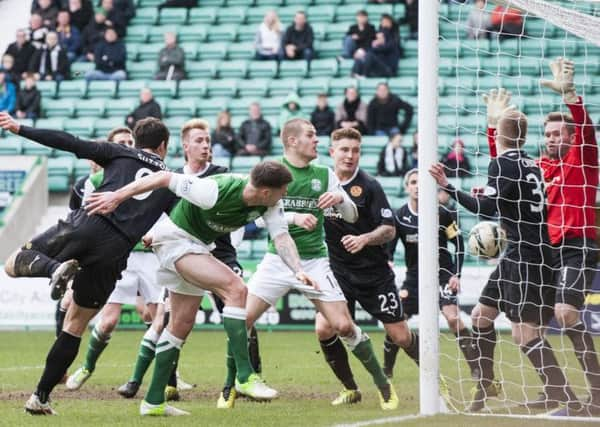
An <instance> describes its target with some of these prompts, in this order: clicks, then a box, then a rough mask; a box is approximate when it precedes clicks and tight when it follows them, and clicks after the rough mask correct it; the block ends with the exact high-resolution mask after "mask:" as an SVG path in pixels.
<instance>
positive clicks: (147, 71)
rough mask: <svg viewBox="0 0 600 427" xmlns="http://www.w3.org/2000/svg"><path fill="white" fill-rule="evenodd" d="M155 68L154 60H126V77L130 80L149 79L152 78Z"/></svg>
mask: <svg viewBox="0 0 600 427" xmlns="http://www.w3.org/2000/svg"><path fill="white" fill-rule="evenodd" d="M156 69H157V62H156V61H141V62H127V78H129V79H131V80H150V79H152V78H154V74H155V73H156ZM121 83H122V82H121Z"/></svg>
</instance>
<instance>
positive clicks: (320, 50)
mask: <svg viewBox="0 0 600 427" xmlns="http://www.w3.org/2000/svg"><path fill="white" fill-rule="evenodd" d="M315 51H316V53H317V55H318V57H319V58H336V57H337V56H338V55H340V54H341V53H342V42H341V40H332V41H321V42H319V41H317V42H315Z"/></svg>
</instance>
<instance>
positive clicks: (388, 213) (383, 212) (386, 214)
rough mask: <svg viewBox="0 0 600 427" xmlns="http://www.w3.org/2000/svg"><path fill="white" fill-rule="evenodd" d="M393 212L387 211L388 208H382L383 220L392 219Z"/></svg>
mask: <svg viewBox="0 0 600 427" xmlns="http://www.w3.org/2000/svg"><path fill="white" fill-rule="evenodd" d="M392 215H393V214H392V210H391V209H387V208H382V209H381V217H382V218H391V217H392Z"/></svg>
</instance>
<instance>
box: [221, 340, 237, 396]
mask: <svg viewBox="0 0 600 427" xmlns="http://www.w3.org/2000/svg"><path fill="white" fill-rule="evenodd" d="M225 364H226V366H227V377H226V378H225V385H224V386H225V387H233V386H234V385H235V375H236V373H237V370H236V369H235V358H234V357H233V351H232V350H231V345H230V344H229V340H227V354H226V355H225Z"/></svg>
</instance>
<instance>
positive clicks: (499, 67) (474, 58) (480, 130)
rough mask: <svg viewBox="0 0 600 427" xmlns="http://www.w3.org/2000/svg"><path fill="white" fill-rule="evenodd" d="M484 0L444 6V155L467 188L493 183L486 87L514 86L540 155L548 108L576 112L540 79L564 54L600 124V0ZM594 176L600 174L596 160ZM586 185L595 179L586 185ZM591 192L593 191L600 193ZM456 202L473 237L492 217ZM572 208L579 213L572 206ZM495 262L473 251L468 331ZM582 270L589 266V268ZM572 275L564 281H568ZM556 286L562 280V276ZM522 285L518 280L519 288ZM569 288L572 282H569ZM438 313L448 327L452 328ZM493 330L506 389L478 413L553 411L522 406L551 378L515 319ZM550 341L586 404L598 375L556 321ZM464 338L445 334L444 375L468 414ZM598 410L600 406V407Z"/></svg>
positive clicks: (586, 313)
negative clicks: (519, 334) (514, 326)
mask: <svg viewBox="0 0 600 427" xmlns="http://www.w3.org/2000/svg"><path fill="white" fill-rule="evenodd" d="M481 3H483V4H482V5H481V8H480V3H479V2H477V1H474V0H473V1H465V2H463V1H457V0H451V1H450V2H448V3H446V2H443V3H442V4H440V10H439V31H440V42H439V83H438V94H439V107H438V155H439V156H440V157H442V156H444V155H447V154H448V153H453V154H452V155H451V156H450V157H451V159H453V161H455V162H458V161H460V166H459V168H458V169H456V170H454V171H452V172H450V181H451V182H452V183H453V184H454V186H455V187H456V188H459V189H462V190H464V191H470V190H471V189H472V188H474V187H482V186H485V184H486V182H487V179H488V176H487V174H488V165H489V163H490V159H491V157H490V150H489V146H488V136H487V120H486V105H485V103H484V101H483V100H482V95H483V94H484V93H488V92H489V91H490V90H492V89H498V88H505V89H507V90H508V91H510V92H511V94H512V100H511V103H512V104H514V105H515V106H516V108H518V109H519V110H520V111H522V112H524V113H525V114H526V115H527V118H528V124H529V126H528V135H527V142H526V144H525V146H524V150H525V151H526V152H527V153H528V154H529V155H530V156H531V157H532V158H534V159H539V158H540V157H541V156H542V155H544V154H545V137H544V121H545V117H546V115H547V114H548V113H550V112H562V113H566V114H569V113H570V110H569V108H568V107H567V105H566V104H565V102H564V100H563V97H562V96H560V95H559V94H557V93H555V92H553V91H552V90H550V89H547V88H545V87H543V86H542V85H541V84H540V80H541V79H550V80H552V78H553V76H552V73H551V69H550V67H549V65H550V62H551V61H552V60H554V59H555V58H556V57H565V58H569V59H570V60H572V61H573V62H574V64H575V73H574V82H575V86H576V90H577V94H578V95H580V96H581V97H582V99H583V102H584V105H585V108H586V109H587V112H588V113H589V115H590V117H591V120H592V121H593V123H586V124H585V125H584V126H586V127H587V128H592V129H593V126H594V124H596V123H598V122H599V121H600V47H599V46H600V2H597V1H566V0H560V1H557V0H553V1H542V0H500V1H495V2H492V1H490V0H487V2H485V1H484V2H481ZM498 7H499V8H501V9H497V8H498ZM506 7H509V8H510V9H508V10H507V9H506ZM586 143H592V141H586ZM462 150H464V152H463V151H462ZM569 158H570V157H569ZM565 159H566V157H565ZM465 162H466V163H465ZM466 165H468V166H466ZM577 167H579V168H586V167H588V166H585V165H581V164H577V163H574V164H562V165H560V166H559V168H562V169H561V170H565V171H566V170H567V168H570V169H569V170H572V169H573V168H577ZM580 172H581V171H580ZM594 173H595V174H596V175H597V174H598V173H599V170H598V169H597V167H596V168H595V169H594ZM542 176H543V174H542ZM558 179H559V181H558V182H554V183H553V184H557V183H558V184H561V183H560V179H564V180H565V182H563V183H562V185H563V186H562V189H561V190H560V191H562V192H571V191H579V190H580V188H578V187H581V183H580V182H577V180H575V181H573V180H571V181H568V180H569V179H570V178H569V176H568V174H566V175H564V176H562V178H558ZM583 185H590V184H589V183H586V182H584V183H583ZM593 193H594V195H595V191H594V192H593ZM588 194H589V193H588ZM592 204H595V200H594V201H593V203H592ZM562 207H565V206H562ZM567 207H568V206H567ZM455 209H456V212H457V216H458V220H459V225H460V228H461V230H463V231H462V232H463V235H464V237H465V240H466V239H467V236H468V233H469V230H471V229H473V227H474V226H475V225H476V224H477V223H478V222H480V221H482V220H484V219H483V218H481V217H478V216H477V215H474V214H472V213H470V212H468V211H466V210H465V209H464V208H462V207H460V206H456V208H455ZM548 209H553V210H555V211H556V210H557V209H558V210H560V209H561V206H551V205H550V206H548ZM564 212H572V211H570V210H568V209H567V210H564ZM555 215H556V214H555ZM563 216H564V222H565V224H564V227H565V229H566V227H567V226H569V225H571V226H573V227H577V226H578V224H577V220H575V219H574V218H571V217H569V214H565V215H563ZM589 225H592V224H589ZM588 243H590V244H591V243H592V242H591V241H588ZM569 244H571V243H569ZM565 258H567V256H566V255H565ZM523 261H524V262H526V261H527V260H523ZM496 262H497V260H496V261H494V260H491V261H489V260H482V259H478V258H474V257H472V256H470V255H468V254H466V260H465V265H464V268H463V277H462V280H461V282H462V287H463V288H462V290H461V294H460V297H459V307H460V312H461V318H462V319H463V321H464V322H465V324H466V325H467V327H468V328H469V329H470V327H471V319H470V316H469V314H468V313H470V311H471V309H472V308H473V306H474V305H475V304H476V303H477V300H478V298H479V293H480V291H481V289H482V287H483V286H484V285H485V283H486V282H487V279H488V276H489V274H490V273H491V271H492V270H493V269H494V266H495V263H496ZM544 263H545V264H546V265H548V266H551V267H552V266H553V260H552V259H547V260H544ZM580 272H581V273H583V266H581V268H580ZM594 276H595V275H594V274H591V277H592V280H593V281H594V283H588V286H589V287H590V288H592V290H591V292H590V293H589V294H588V295H587V298H586V300H585V305H584V307H583V309H582V310H581V313H580V315H581V319H582V322H583V324H584V325H585V329H586V330H587V331H589V332H590V333H591V334H592V336H597V335H598V334H600V284H597V283H596V282H597V280H595V279H594ZM571 277H572V276H569V279H565V280H566V281H567V282H568V281H569V280H571V279H570V278H571ZM553 284H554V285H557V286H560V283H554V282H553ZM518 285H519V284H518V283H515V286H518ZM563 285H564V286H569V283H566V284H565V283H563ZM594 286H595V287H594ZM559 290H560V289H559ZM551 303H553V301H552V302H551ZM550 305H552V304H550ZM440 319H441V323H440V325H441V326H446V325H444V324H443V323H444V322H443V320H442V318H441V317H440ZM495 327H496V330H497V344H496V347H495V352H494V375H495V378H496V379H497V380H498V382H499V383H500V384H501V387H502V392H501V393H499V394H498V396H488V398H487V399H486V401H485V406H484V408H482V409H481V410H480V411H478V412H477V413H480V414H498V415H506V414H513V415H515V414H519V415H537V414H544V413H548V412H549V409H550V408H540V409H534V408H531V407H527V406H523V403H524V402H526V401H532V400H535V399H536V397H537V396H538V393H540V392H542V391H543V390H544V387H543V384H542V382H541V379H540V376H539V375H538V373H537V372H536V370H534V368H533V366H532V364H531V363H530V360H529V358H528V357H527V355H525V354H524V352H523V351H522V350H521V348H520V347H519V345H517V344H515V343H514V342H513V339H512V337H511V332H510V330H511V327H510V322H509V321H508V320H507V319H506V317H505V316H504V315H503V314H502V313H501V314H500V316H499V317H498V318H497V319H496V320H495ZM546 339H547V341H548V342H549V343H551V345H552V347H553V350H554V354H555V355H556V359H557V361H558V365H559V367H560V368H561V369H562V370H563V372H564V373H565V374H566V376H567V378H568V381H569V383H570V385H571V387H572V389H573V391H574V393H575V394H576V395H577V397H578V398H579V399H581V400H582V401H585V400H586V399H587V398H588V395H589V391H590V384H589V380H590V375H589V374H590V373H589V372H586V369H585V368H584V367H583V365H582V363H580V361H578V359H577V357H576V352H575V351H574V344H573V341H572V339H570V335H569V334H568V333H567V331H566V330H564V329H563V330H561V328H559V325H558V324H557V322H556V320H555V319H554V320H552V322H551V324H550V327H549V328H548V329H547V331H546ZM594 342H595V348H596V349H599V348H600V338H594ZM457 344H458V341H457V338H456V337H455V336H454V335H453V334H451V333H442V334H441V343H440V373H441V374H442V376H443V377H444V378H445V379H446V382H447V384H448V389H449V390H450V399H449V401H450V403H451V405H450V406H451V407H452V408H453V409H454V410H455V411H458V412H465V413H467V412H468V410H469V405H470V403H471V402H472V399H473V394H472V389H473V387H474V386H476V384H477V383H478V381H476V380H474V379H473V378H472V375H471V371H470V369H469V366H468V365H467V363H466V360H465V357H464V354H463V352H462V351H461V350H460V348H459V346H458V345H457ZM579 356H581V352H580V353H579ZM599 391H600V390H599ZM599 402H600V400H599ZM597 410H598V412H599V413H600V408H597ZM599 416H600V415H599Z"/></svg>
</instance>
